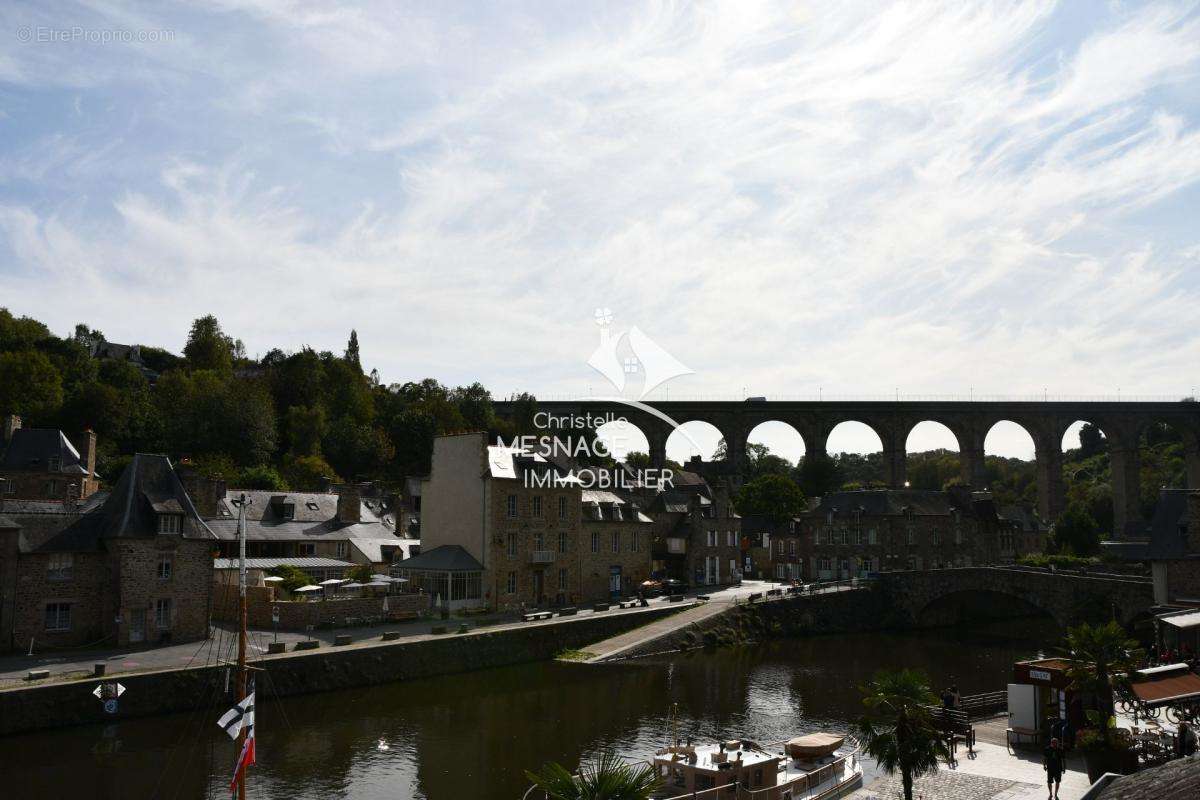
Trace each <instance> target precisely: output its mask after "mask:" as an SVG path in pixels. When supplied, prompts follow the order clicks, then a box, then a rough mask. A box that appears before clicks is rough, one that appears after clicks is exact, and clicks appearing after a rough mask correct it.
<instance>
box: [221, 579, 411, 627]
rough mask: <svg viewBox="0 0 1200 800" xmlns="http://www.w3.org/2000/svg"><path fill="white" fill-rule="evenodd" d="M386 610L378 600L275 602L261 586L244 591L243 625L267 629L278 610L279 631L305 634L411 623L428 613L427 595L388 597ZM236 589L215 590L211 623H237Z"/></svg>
mask: <svg viewBox="0 0 1200 800" xmlns="http://www.w3.org/2000/svg"><path fill="white" fill-rule="evenodd" d="M387 600H388V610H387V611H386V612H384V610H383V598H382V597H340V598H333V599H328V600H308V601H291V600H275V599H274V590H273V589H271V588H269V587H265V586H247V587H246V621H247V624H248V625H249V626H250V627H251V628H270V627H272V626H273V625H274V622H273V621H272V616H271V612H272V610H273V609H278V610H279V629H280V630H285V631H287V630H294V631H302V630H306V629H307V628H308V627H309V626H310V625H311V626H313V627H314V628H325V627H340V626H344V625H347V620H365V619H371V618H373V619H382V618H387V619H389V620H393V621H400V620H405V619H414V618H416V617H417V615H418V614H420V613H421V612H423V611H427V610H428V609H429V595H427V594H393V595H388V599H387ZM237 614H238V593H237V587H232V588H231V589H229V590H226V588H225V586H219V587H217V593H216V595H215V596H214V601H213V619H218V620H222V621H227V622H234V621H236V620H237Z"/></svg>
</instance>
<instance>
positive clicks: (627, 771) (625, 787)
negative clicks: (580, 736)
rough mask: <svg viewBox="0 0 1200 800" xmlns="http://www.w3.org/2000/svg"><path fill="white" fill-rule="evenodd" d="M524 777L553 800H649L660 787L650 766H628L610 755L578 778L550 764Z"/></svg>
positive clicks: (588, 766) (582, 768)
mask: <svg viewBox="0 0 1200 800" xmlns="http://www.w3.org/2000/svg"><path fill="white" fill-rule="evenodd" d="M525 776H526V777H527V778H529V780H531V781H533V783H534V785H535V786H537V788H538V789H540V790H542V791H543V792H544V793H545V794H546V796H547V797H550V798H552V800H649V798H650V796H651V795H652V794H653V793H654V792H655V791H656V790H657V789H658V788H659V786H660V785H661V784H662V781H661V779H660V778H659V777H658V773H657V772H656V770H655V769H654V767H653V765H651V764H627V763H625V762H624V761H622V760H621V759H620V757H619V756H617V755H616V754H615V753H612V752H609V751H605V752H603V753H601V754H600V755H599V756H597V757H596V759H595V761H593V762H592V763H590V764H585V765H582V766H580V768H579V774H578V775H572V774H571V772H570V771H569V770H568V769H566V768H565V767H563V766H562V765H561V764H558V763H555V762H550V763H547V764H545V765H544V766H543V767H542V769H541V771H540V772H529V771H528V770H526V772H525Z"/></svg>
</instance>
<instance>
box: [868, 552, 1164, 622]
mask: <svg viewBox="0 0 1200 800" xmlns="http://www.w3.org/2000/svg"><path fill="white" fill-rule="evenodd" d="M879 581H880V584H881V585H882V587H883V588H884V589H885V590H886V591H887V592H888V595H889V597H890V598H891V601H892V602H891V607H892V608H895V609H896V610H897V611H899V612H900V613H901V614H902V615H903V616H904V617H905V618H906V621H907V622H908V623H909V624H911V625H914V626H916V627H921V626H928V627H936V626H938V625H944V624H947V622H949V621H952V620H951V618H950V617H951V616H953V614H954V612H955V611H956V609H955V606H956V605H959V602H958V601H974V605H975V608H978V607H979V604H981V603H986V604H989V605H990V606H991V609H992V610H993V611H995V612H999V613H1001V614H1002V613H1003V612H1005V611H1011V612H1020V611H1022V610H1033V609H1036V610H1038V611H1042V612H1045V613H1046V614H1049V615H1050V616H1051V617H1053V618H1054V621H1055V622H1057V623H1058V625H1059V626H1060V627H1062V628H1066V627H1067V626H1069V625H1074V624H1078V623H1080V622H1104V621H1106V620H1109V619H1116V620H1117V621H1118V622H1120V623H1121V624H1122V625H1124V626H1126V627H1128V626H1129V625H1130V624H1131V623H1132V622H1134V621H1135V620H1136V619H1137V618H1138V617H1139V616H1142V615H1145V614H1147V613H1148V612H1149V610H1150V608H1151V607H1152V606H1153V605H1154V584H1153V582H1152V581H1150V579H1148V578H1136V577H1118V576H1112V575H1094V576H1093V575H1080V574H1077V573H1062V572H1048V571H1043V570H1026V569H1020V568H1010V567H964V568H960V569H936V570H925V571H915V572H909V571H905V572H884V573H881V574H880V576H879ZM948 614H949V615H950V616H948ZM968 616H971V614H968Z"/></svg>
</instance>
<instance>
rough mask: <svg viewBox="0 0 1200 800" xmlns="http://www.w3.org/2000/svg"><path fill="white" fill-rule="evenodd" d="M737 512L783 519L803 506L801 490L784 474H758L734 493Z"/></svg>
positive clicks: (786, 519)
mask: <svg viewBox="0 0 1200 800" xmlns="http://www.w3.org/2000/svg"><path fill="white" fill-rule="evenodd" d="M736 505H737V509H738V513H740V514H743V515H750V514H752V515H756V516H762V517H766V518H768V519H770V520H771V521H772V522H773V523H775V524H776V525H779V524H782V523H784V522H787V521H788V520H790V519H792V518H793V517H795V516H797V515H799V514H800V512H802V511H803V510H804V508H805V499H804V492H802V491H801V490H800V487H799V486H797V485H796V482H795V481H793V480H792V479H791V478H790V477H788V476H786V475H770V474H768V475H762V476H760V477H758V478H755V479H754V480H752V481H748V482H747V483H745V484H743V485H742V488H741V490H740V491H739V492H738V494H737V498H736Z"/></svg>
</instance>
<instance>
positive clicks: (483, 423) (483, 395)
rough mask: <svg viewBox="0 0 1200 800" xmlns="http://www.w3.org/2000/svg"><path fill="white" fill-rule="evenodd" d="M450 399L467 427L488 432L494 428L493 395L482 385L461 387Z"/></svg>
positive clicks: (452, 393)
mask: <svg viewBox="0 0 1200 800" xmlns="http://www.w3.org/2000/svg"><path fill="white" fill-rule="evenodd" d="M450 398H451V400H452V401H453V402H454V404H455V405H456V406H458V413H459V414H460V415H462V418H463V421H464V422H465V423H466V425H467V427H469V428H471V429H473V430H477V431H486V430H489V429H490V428H491V427H492V422H493V420H494V417H495V414H494V412H493V411H492V393H491V392H489V391H488V390H487V389H486V388H484V385H483V384H482V383H478V382H476V383H472V384H471V385H470V386H459V387H458V388H457V389H455V390H454V391H453V392H451V393H450Z"/></svg>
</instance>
